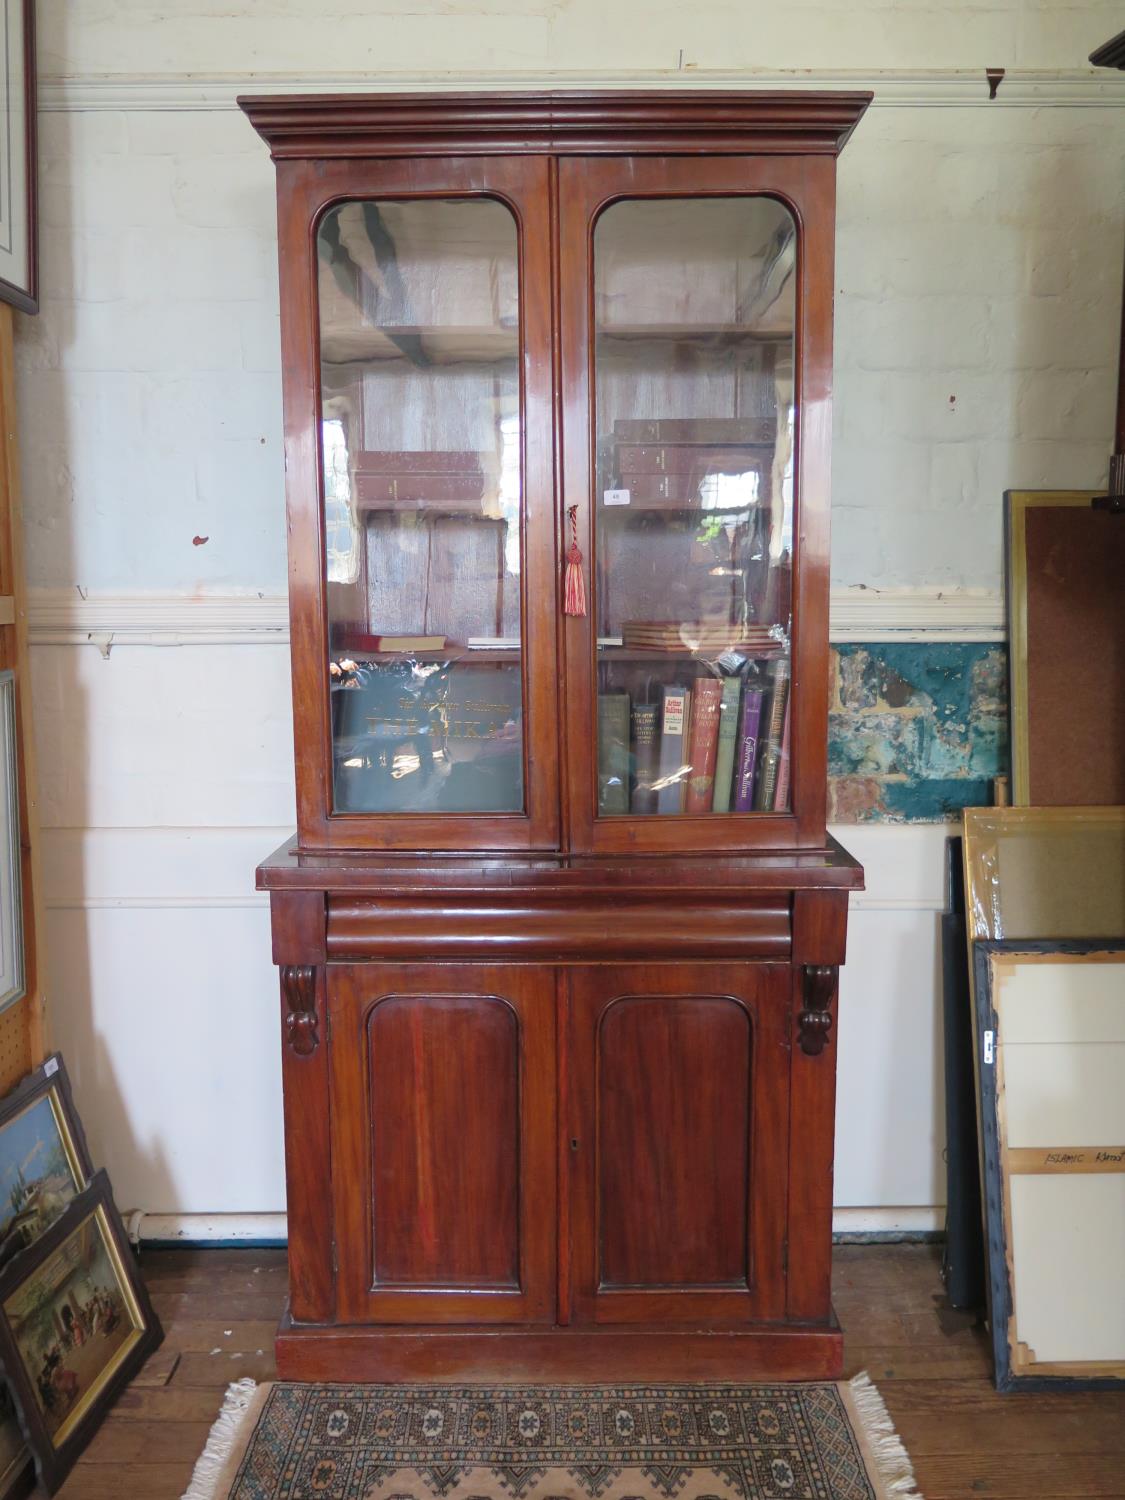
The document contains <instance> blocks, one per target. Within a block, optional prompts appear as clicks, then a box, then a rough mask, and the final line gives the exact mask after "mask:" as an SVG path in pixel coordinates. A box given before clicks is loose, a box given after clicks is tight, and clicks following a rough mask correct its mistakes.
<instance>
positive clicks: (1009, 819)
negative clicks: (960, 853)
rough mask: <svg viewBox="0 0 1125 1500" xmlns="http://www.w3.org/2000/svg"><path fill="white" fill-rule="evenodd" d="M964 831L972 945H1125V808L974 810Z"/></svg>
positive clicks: (970, 809) (965, 820)
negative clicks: (1108, 941) (1041, 941)
mask: <svg viewBox="0 0 1125 1500" xmlns="http://www.w3.org/2000/svg"><path fill="white" fill-rule="evenodd" d="M963 830H964V838H963V849H964V861H965V920H966V926H967V936H968V939H969V942H970V943H972V942H974V941H975V940H978V939H980V938H1087V937H1090V938H1095V937H1119V938H1122V939H1125V807H967V808H965V810H964V813H963ZM970 957H971V955H970Z"/></svg>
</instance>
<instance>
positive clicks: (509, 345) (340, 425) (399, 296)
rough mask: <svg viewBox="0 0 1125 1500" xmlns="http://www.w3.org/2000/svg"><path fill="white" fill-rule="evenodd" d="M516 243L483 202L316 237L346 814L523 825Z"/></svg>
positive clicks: (349, 210) (383, 206)
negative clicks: (516, 818) (510, 820)
mask: <svg viewBox="0 0 1125 1500" xmlns="http://www.w3.org/2000/svg"><path fill="white" fill-rule="evenodd" d="M516 235H517V231H516V224H515V220H514V218H513V216H512V214H511V212H510V210H509V209H508V208H506V207H505V206H504V205H503V204H501V203H497V202H495V201H493V200H491V199H486V198H462V199H428V200H417V201H413V202H378V203H375V202H352V203H344V204H342V205H341V206H339V207H337V208H334V209H332V210H331V211H330V212H329V213H328V214H327V215H326V216H325V218H324V219H323V221H322V223H321V225H320V231H319V234H318V237H317V257H318V261H319V276H320V371H321V396H322V410H321V442H322V453H323V464H324V537H325V568H326V588H327V599H328V622H329V651H330V661H329V673H330V679H331V695H332V740H333V781H334V807H335V810H336V811H337V812H343V813H348V812H352V813H358V812H365V813H372V812H373V813H443V812H444V813H458V812H519V811H522V810H523V806H524V785H523V779H524V778H523V763H524V751H523V711H522V673H521V637H520V575H521V566H520V564H521V549H522V503H523V502H522V483H521V480H522V475H521V460H520V455H521V449H522V444H521V413H520V384H519V344H520V335H519V278H518V245H517V238H516Z"/></svg>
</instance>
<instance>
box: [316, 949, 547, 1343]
mask: <svg viewBox="0 0 1125 1500" xmlns="http://www.w3.org/2000/svg"><path fill="white" fill-rule="evenodd" d="M328 1006H329V1016H330V1037H331V1085H330V1087H331V1095H332V1175H333V1196H334V1201H335V1217H336V1256H337V1316H338V1319H339V1320H340V1321H341V1322H345V1323H349V1322H351V1323H492V1322H502V1323H512V1322H524V1323H536V1322H540V1323H551V1322H553V1320H554V1309H555V1286H554V1272H555V1162H556V1138H555V1057H554V1035H555V1031H554V1015H555V978H554V971H553V970H551V969H536V968H507V969H493V968H488V967H483V966H477V965H472V966H464V967H445V966H435V965H427V966H413V965H388V966H385V967H384V966H382V965H375V964H367V965H356V966H353V967H344V966H329V969H328Z"/></svg>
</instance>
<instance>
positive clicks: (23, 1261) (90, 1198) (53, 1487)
mask: <svg viewBox="0 0 1125 1500" xmlns="http://www.w3.org/2000/svg"><path fill="white" fill-rule="evenodd" d="M79 1236H86V1237H87V1239H86V1244H87V1245H88V1244H89V1242H90V1241H91V1240H93V1242H94V1243H95V1244H99V1243H100V1246H101V1248H102V1250H103V1251H104V1254H105V1258H106V1260H107V1261H108V1263H109V1267H110V1270H111V1271H112V1273H113V1279H114V1283H115V1286H116V1290H117V1292H118V1294H119V1296H120V1301H121V1309H122V1310H121V1313H120V1317H121V1318H122V1319H125V1320H127V1321H128V1323H129V1325H130V1329H131V1332H132V1333H134V1334H135V1337H126V1339H125V1341H124V1342H122V1343H120V1344H117V1345H115V1346H114V1348H113V1349H112V1350H111V1351H110V1353H109V1359H108V1361H107V1363H106V1365H105V1366H104V1367H102V1368H100V1369H97V1370H96V1371H95V1372H94V1373H92V1375H91V1378H90V1380H89V1383H88V1384H87V1385H86V1387H85V1389H83V1388H81V1387H80V1386H79V1387H78V1388H74V1387H73V1386H70V1385H69V1384H67V1385H65V1386H64V1385H58V1386H56V1381H55V1378H54V1377H55V1374H56V1372H57V1371H60V1370H61V1371H62V1372H63V1373H64V1374H66V1375H67V1376H68V1377H69V1381H71V1382H77V1381H78V1380H79V1376H78V1375H76V1374H75V1373H74V1372H73V1371H72V1370H65V1369H64V1368H63V1359H64V1358H65V1356H60V1357H59V1358H57V1359H55V1362H54V1363H53V1364H50V1365H48V1364H46V1363H45V1365H44V1371H46V1372H48V1373H47V1375H46V1376H44V1374H43V1373H42V1372H41V1373H39V1374H37V1373H36V1372H35V1371H34V1370H33V1369H31V1368H29V1364H28V1360H27V1356H26V1353H25V1347H24V1345H22V1344H21V1341H20V1333H19V1331H18V1330H17V1329H16V1327H15V1326H14V1321H13V1312H14V1309H13V1307H12V1303H13V1301H14V1300H15V1299H16V1298H17V1297H18V1296H19V1295H20V1294H21V1293H25V1294H26V1292H27V1290H28V1289H29V1288H30V1287H31V1286H32V1284H33V1283H34V1281H35V1278H36V1277H37V1276H41V1275H42V1276H45V1277H47V1278H51V1277H52V1276H54V1275H56V1274H57V1267H58V1263H59V1260H60V1259H61V1258H62V1256H65V1254H66V1252H67V1250H68V1249H69V1248H70V1247H71V1246H72V1245H73V1244H74V1243H75V1242H76V1241H77V1240H78V1239H79ZM81 1250H82V1244H81V1243H79V1245H78V1247H77V1248H76V1249H75V1250H74V1251H73V1252H72V1254H74V1255H78V1254H80V1253H81ZM60 1253H61V1254H60ZM63 1285H65V1279H64V1280H63V1281H59V1282H56V1283H55V1284H54V1285H53V1286H52V1288H51V1295H56V1294H58V1290H59V1288H60V1287H61V1286H63ZM60 1300H61V1299H60ZM68 1308H69V1309H70V1310H71V1311H72V1314H73V1303H70V1304H67V1305H66V1306H64V1311H66V1310H68ZM88 1309H89V1304H88V1306H87V1309H86V1311H87V1312H88ZM53 1310H54V1309H53V1308H52V1311H53ZM113 1312H114V1314H116V1309H113ZM60 1321H61V1320H60ZM75 1321H76V1319H74V1317H73V1315H72V1318H71V1320H70V1322H69V1323H68V1324H67V1326H68V1327H70V1326H71V1325H72V1324H73V1323H74V1322H75ZM115 1326H116V1324H114V1325H112V1327H115ZM96 1336H98V1335H97V1334H95V1333H94V1332H92V1331H89V1332H86V1333H84V1334H83V1337H82V1339H81V1340H76V1344H79V1343H80V1344H81V1345H82V1346H84V1345H85V1343H86V1341H87V1339H89V1340H90V1342H91V1344H92V1343H93V1339H94V1338H95V1337H96ZM102 1336H104V1331H102ZM163 1338H164V1330H163V1329H162V1328H161V1326H160V1320H159V1319H158V1318H157V1316H156V1313H155V1311H154V1310H153V1307H152V1303H151V1301H150V1300H149V1296H148V1292H147V1291H146V1289H145V1286H144V1283H143V1281H142V1280H141V1278H140V1275H139V1273H138V1270H137V1265H136V1261H135V1259H134V1256H133V1251H132V1248H131V1247H130V1245H129V1242H128V1240H127V1238H126V1236H125V1230H124V1227H123V1225H122V1223H121V1216H120V1214H119V1213H118V1212H117V1208H116V1206H115V1204H114V1201H113V1189H112V1187H111V1186H110V1181H109V1174H108V1173H107V1172H105V1171H104V1170H102V1171H100V1172H97V1173H95V1175H94V1177H93V1179H92V1180H91V1182H90V1185H89V1187H87V1188H86V1189H85V1190H84V1191H83V1192H82V1193H80V1194H79V1195H78V1197H76V1198H75V1199H74V1200H73V1201H72V1202H71V1203H70V1205H69V1206H68V1207H67V1209H66V1211H65V1213H64V1214H63V1215H62V1216H61V1217H60V1218H59V1219H56V1221H55V1222H54V1224H52V1225H51V1227H50V1229H48V1230H47V1231H46V1233H44V1234H43V1235H42V1236H41V1237H40V1238H39V1239H38V1240H37V1241H36V1242H35V1244H34V1245H33V1246H31V1247H30V1248H29V1249H27V1250H24V1251H23V1252H21V1254H20V1255H18V1256H17V1257H16V1259H15V1260H13V1261H12V1262H11V1263H10V1265H8V1266H7V1267H5V1269H4V1270H3V1271H0V1365H2V1367H3V1371H4V1374H5V1375H6V1376H7V1379H8V1383H9V1385H10V1387H11V1390H12V1394H13V1396H14V1398H15V1402H16V1406H17V1409H18V1411H19V1414H20V1425H21V1427H22V1428H23V1433H24V1437H25V1438H26V1440H27V1445H28V1447H29V1448H30V1450H31V1452H32V1455H33V1456H34V1458H35V1467H36V1471H37V1473H38V1475H39V1481H40V1483H41V1485H42V1486H43V1488H44V1489H45V1490H46V1492H47V1494H48V1495H53V1494H55V1492H56V1491H57V1490H58V1489H59V1487H60V1486H61V1485H62V1483H63V1481H64V1480H65V1479H66V1476H67V1475H68V1474H69V1472H70V1470H71V1469H72V1468H73V1466H74V1464H75V1462H76V1461H77V1460H78V1458H79V1457H80V1455H81V1454H82V1452H83V1451H84V1449H85V1448H86V1446H87V1444H88V1443H89V1442H90V1439H91V1438H92V1437H93V1435H94V1433H95V1432H96V1431H97V1430H98V1428H99V1427H100V1426H101V1423H102V1421H103V1420H104V1418H105V1416H106V1414H107V1413H108V1411H109V1410H110V1408H111V1407H112V1405H113V1403H114V1401H115V1400H116V1398H117V1396H118V1395H119V1394H120V1392H121V1391H122V1390H123V1389H124V1387H125V1386H126V1385H128V1383H129V1381H130V1380H132V1378H133V1376H134V1375H135V1374H136V1373H137V1371H138V1370H139V1369H140V1368H141V1366H142V1365H143V1364H144V1362H145V1360H147V1359H148V1357H149V1355H150V1354H152V1352H153V1351H154V1350H155V1349H157V1348H159V1346H160V1344H161V1342H162V1341H163ZM52 1352H53V1351H52ZM48 1357H50V1356H48ZM83 1362H84V1363H85V1364H86V1365H87V1366H89V1363H90V1360H89V1356H88V1355H87V1356H84V1358H83ZM88 1373H89V1371H88ZM44 1378H47V1379H48V1382H49V1385H50V1388H51V1390H52V1391H56V1390H57V1391H58V1392H59V1393H60V1394H61V1393H62V1392H63V1391H64V1390H68V1389H69V1390H70V1391H71V1399H70V1401H69V1405H68V1409H67V1410H66V1411H65V1413H64V1414H63V1415H62V1417H61V1420H59V1421H58V1422H57V1423H55V1424H54V1425H52V1423H51V1422H50V1421H49V1420H48V1416H47V1408H46V1406H45V1397H44V1394H43V1386H42V1381H43V1379H44Z"/></svg>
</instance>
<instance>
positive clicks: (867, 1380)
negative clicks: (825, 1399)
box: [848, 1372, 922, 1500]
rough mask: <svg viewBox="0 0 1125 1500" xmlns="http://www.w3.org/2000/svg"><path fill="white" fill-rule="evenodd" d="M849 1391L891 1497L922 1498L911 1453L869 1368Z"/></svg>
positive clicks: (890, 1499) (903, 1499)
mask: <svg viewBox="0 0 1125 1500" xmlns="http://www.w3.org/2000/svg"><path fill="white" fill-rule="evenodd" d="M848 1391H849V1393H850V1395H851V1398H852V1405H853V1407H854V1408H855V1414H856V1417H857V1419H858V1420H859V1422H860V1423H861V1424H862V1427H863V1436H864V1439H865V1441H866V1443H867V1447H868V1448H869V1450H870V1452H871V1456H872V1458H873V1460H874V1463H875V1467H876V1469H877V1470H878V1473H879V1480H880V1483H881V1484H882V1485H883V1490H884V1494H885V1495H886V1496H887V1497H888V1500H922V1495H921V1493H920V1491H919V1490H918V1487H917V1485H916V1484H915V1482H914V1468H913V1465H912V1464H911V1462H910V1456H909V1454H908V1453H907V1451H906V1449H905V1448H904V1447H903V1446H902V1440H901V1439H900V1438H899V1435H898V1433H897V1432H896V1431H895V1427H894V1423H893V1422H892V1421H891V1414H890V1412H889V1411H888V1410H887V1403H886V1402H885V1401H884V1400H883V1398H882V1396H880V1394H879V1392H878V1389H877V1388H876V1386H875V1384H874V1382H873V1381H872V1379H871V1377H870V1375H868V1374H866V1372H865V1373H863V1374H861V1375H857V1376H856V1377H855V1378H854V1380H850V1381H849V1382H848Z"/></svg>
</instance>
